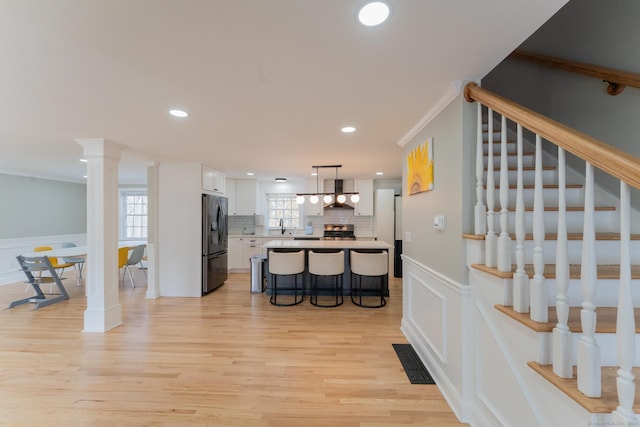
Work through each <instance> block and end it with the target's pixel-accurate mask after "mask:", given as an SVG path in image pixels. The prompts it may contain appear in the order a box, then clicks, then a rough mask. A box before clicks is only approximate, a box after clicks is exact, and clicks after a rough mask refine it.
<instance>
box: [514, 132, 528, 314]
mask: <svg viewBox="0 0 640 427" xmlns="http://www.w3.org/2000/svg"><path fill="white" fill-rule="evenodd" d="M517 138H518V139H517V153H518V171H517V174H518V175H517V184H516V271H515V273H514V274H513V309H514V310H515V311H517V312H518V313H527V312H528V311H529V276H528V275H527V273H526V271H525V270H524V263H525V253H524V238H525V225H524V182H523V179H524V178H523V175H522V125H520V124H518V129H517Z"/></svg>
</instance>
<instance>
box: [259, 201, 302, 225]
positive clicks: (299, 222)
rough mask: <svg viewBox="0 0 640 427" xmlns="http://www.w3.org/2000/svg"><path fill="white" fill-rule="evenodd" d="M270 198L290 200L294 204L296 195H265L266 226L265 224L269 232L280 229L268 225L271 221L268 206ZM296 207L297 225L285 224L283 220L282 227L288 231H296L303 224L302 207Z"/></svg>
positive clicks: (269, 207)
mask: <svg viewBox="0 0 640 427" xmlns="http://www.w3.org/2000/svg"><path fill="white" fill-rule="evenodd" d="M272 197H280V198H291V199H292V200H293V201H294V202H295V198H296V195H295V193H266V197H265V199H266V204H267V206H266V208H267V209H266V224H267V228H268V229H269V230H277V229H279V228H280V227H279V226H278V225H275V226H274V225H271V224H270V223H271V221H270V220H271V206H270V203H269V201H270V199H271V198H272ZM297 206H298V218H297V220H298V224H293V223H292V222H287V220H285V223H284V225H283V226H284V227H285V228H286V229H288V230H290V229H297V228H301V227H302V222H303V219H304V218H303V212H302V206H301V205H297Z"/></svg>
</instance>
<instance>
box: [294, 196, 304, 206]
mask: <svg viewBox="0 0 640 427" xmlns="http://www.w3.org/2000/svg"><path fill="white" fill-rule="evenodd" d="M296 203H298V204H299V205H301V204H303V203H304V196H298V197H296Z"/></svg>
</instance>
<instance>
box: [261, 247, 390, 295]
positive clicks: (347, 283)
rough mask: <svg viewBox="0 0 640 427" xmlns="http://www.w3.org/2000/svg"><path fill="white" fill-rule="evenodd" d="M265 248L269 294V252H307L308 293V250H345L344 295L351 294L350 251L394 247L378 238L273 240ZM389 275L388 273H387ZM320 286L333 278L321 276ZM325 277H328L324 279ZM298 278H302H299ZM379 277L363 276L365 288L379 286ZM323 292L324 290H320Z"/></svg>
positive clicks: (306, 284) (307, 289)
mask: <svg viewBox="0 0 640 427" xmlns="http://www.w3.org/2000/svg"><path fill="white" fill-rule="evenodd" d="M264 248H265V249H266V250H267V260H266V264H265V266H264V269H265V275H266V277H267V291H266V292H267V294H269V295H270V294H271V289H272V282H271V275H270V274H269V253H270V252H271V251H272V250H285V251H296V250H303V251H304V252H305V269H304V273H303V277H302V280H303V281H304V291H303V292H304V294H306V295H308V294H309V293H310V286H309V283H310V281H309V268H308V260H309V256H308V252H309V251H310V250H318V251H323V250H344V263H345V264H344V274H343V277H342V284H343V295H351V268H350V265H349V258H350V257H349V253H350V251H352V250H357V251H362V252H369V251H371V252H381V251H383V252H387V253H389V249H391V248H393V246H392V245H390V244H389V243H386V242H382V241H377V240H271V241H270V242H268V243H266V244H265V245H264ZM387 277H388V274H387ZM283 279H285V278H279V279H278V286H279V285H280V283H281V280H283ZM288 279H290V280H291V282H290V283H289V285H292V284H293V276H291V277H289V278H288ZM319 279H320V280H319V282H318V283H319V286H320V288H322V287H324V285H325V284H326V283H330V282H329V281H330V280H331V279H332V278H322V277H321V278H319ZM323 279H328V280H327V281H324V280H323ZM298 280H301V279H300V278H298ZM376 280H377V278H367V277H365V278H363V288H367V287H369V286H375V287H377V286H379V285H378V283H377V282H376ZM320 293H321V294H323V293H324V292H322V291H320ZM385 296H388V288H387V289H386V291H385Z"/></svg>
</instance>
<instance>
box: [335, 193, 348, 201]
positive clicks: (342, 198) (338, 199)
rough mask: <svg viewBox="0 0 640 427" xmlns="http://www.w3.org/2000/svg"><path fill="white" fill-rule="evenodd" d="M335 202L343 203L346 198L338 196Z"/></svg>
mask: <svg viewBox="0 0 640 427" xmlns="http://www.w3.org/2000/svg"><path fill="white" fill-rule="evenodd" d="M336 200H337V201H338V203H344V202H346V201H347V196H345V195H344V194H340V195H339V196H338V197H336Z"/></svg>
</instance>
